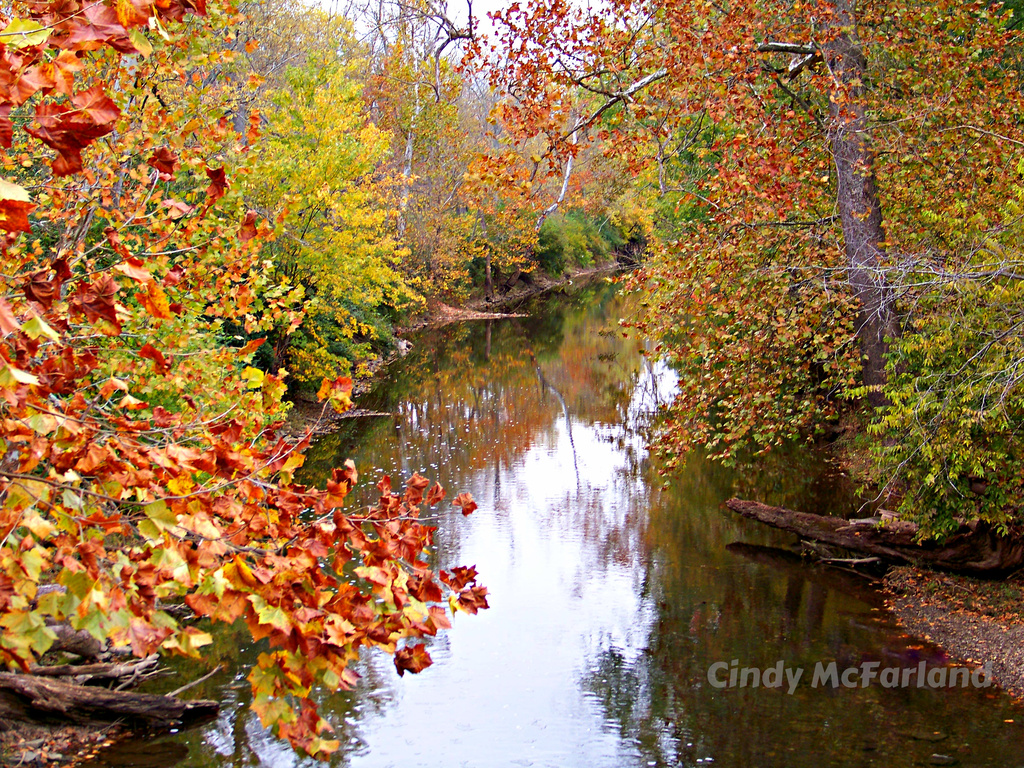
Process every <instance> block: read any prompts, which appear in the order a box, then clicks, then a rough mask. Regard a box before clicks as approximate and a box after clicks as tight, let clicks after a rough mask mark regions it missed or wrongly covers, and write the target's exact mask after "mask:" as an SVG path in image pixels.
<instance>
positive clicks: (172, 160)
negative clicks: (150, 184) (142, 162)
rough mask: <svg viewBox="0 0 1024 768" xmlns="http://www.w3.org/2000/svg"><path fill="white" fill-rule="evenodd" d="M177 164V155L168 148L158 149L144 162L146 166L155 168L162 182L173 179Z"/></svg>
mask: <svg viewBox="0 0 1024 768" xmlns="http://www.w3.org/2000/svg"><path fill="white" fill-rule="evenodd" d="M178 163H179V161H178V154H177V153H176V152H175V151H174V150H172V149H171V148H170V147H160V149H158V150H157V151H156V152H154V153H153V154H152V155H150V157H149V159H148V160H146V164H147V165H149V166H150V167H152V168H155V169H156V172H157V173H158V174H159V175H160V178H161V179H162V180H163V181H170V180H171V179H173V178H174V172H175V171H176V170H178Z"/></svg>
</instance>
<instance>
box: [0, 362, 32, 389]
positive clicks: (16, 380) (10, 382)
mask: <svg viewBox="0 0 1024 768" xmlns="http://www.w3.org/2000/svg"><path fill="white" fill-rule="evenodd" d="M38 383H39V377H38V376H33V375H32V374H31V373H28V372H27V371H23V370H21V369H20V368H15V367H14V366H13V365H11V364H10V363H8V364H7V365H5V366H4V367H3V368H0V387H4V388H7V389H13V388H14V387H16V386H17V385H18V384H38Z"/></svg>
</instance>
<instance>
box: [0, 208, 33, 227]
mask: <svg viewBox="0 0 1024 768" xmlns="http://www.w3.org/2000/svg"><path fill="white" fill-rule="evenodd" d="M35 207H36V206H35V204H34V203H26V202H24V201H23V200H0V229H2V230H5V231H7V232H31V231H32V225H31V224H29V222H28V215H29V214H30V213H32V211H34V210H35Z"/></svg>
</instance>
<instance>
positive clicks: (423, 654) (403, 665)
mask: <svg viewBox="0 0 1024 768" xmlns="http://www.w3.org/2000/svg"><path fill="white" fill-rule="evenodd" d="M431 664H433V659H431V658H430V654H429V653H427V646H425V645H423V644H422V643H420V644H418V645H407V646H405V648H402V649H400V650H399V651H396V652H395V669H397V670H398V675H399V676H400V677H401V676H404V675H405V673H406V672H412V673H413V674H417V673H419V672H422V671H423V670H424V669H426V668H427V667H429V666H430V665H431Z"/></svg>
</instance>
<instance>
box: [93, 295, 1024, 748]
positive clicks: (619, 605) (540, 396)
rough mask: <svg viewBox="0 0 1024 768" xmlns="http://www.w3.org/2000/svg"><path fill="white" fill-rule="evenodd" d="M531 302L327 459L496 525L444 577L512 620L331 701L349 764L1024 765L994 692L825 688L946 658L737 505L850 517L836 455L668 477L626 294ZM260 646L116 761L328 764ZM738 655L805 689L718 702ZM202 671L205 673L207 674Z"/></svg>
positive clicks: (450, 339) (668, 386) (455, 636)
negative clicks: (283, 697)
mask: <svg viewBox="0 0 1024 768" xmlns="http://www.w3.org/2000/svg"><path fill="white" fill-rule="evenodd" d="M529 309H530V311H531V312H532V313H533V314H532V316H531V317H530V318H528V319H521V320H503V321H489V322H473V323H466V324H463V325H460V326H456V327H450V328H447V329H444V330H442V331H437V332H432V333H425V334H422V335H420V336H419V337H417V338H415V339H414V340H413V341H414V344H415V348H414V350H413V352H412V353H411V354H410V355H409V356H407V357H406V358H405V359H403V360H401V361H400V362H398V363H397V364H396V365H395V366H393V370H392V372H391V374H390V375H389V376H388V377H385V378H384V379H383V380H382V381H381V382H380V384H379V385H378V386H377V387H376V389H375V390H374V391H373V392H371V393H370V394H369V395H368V396H367V397H365V398H364V399H363V400H362V401H361V402H360V403H359V404H360V405H361V406H363V407H366V408H369V409H372V410H375V411H380V412H386V413H388V414H391V415H389V416H376V417H368V418H360V419H353V420H350V421H348V422H346V428H345V429H344V430H343V431H342V432H340V433H337V434H334V435H331V436H330V437H327V438H325V439H323V440H321V441H320V442H319V444H318V445H316V446H315V448H314V449H313V451H312V452H311V455H310V457H309V461H308V462H307V467H306V468H305V471H306V472H307V476H306V478H305V480H306V481H307V482H315V481H316V480H317V478H319V477H323V476H324V475H325V474H326V472H327V470H328V468H329V467H330V466H331V465H332V464H335V463H338V462H340V461H342V460H344V459H345V458H347V457H350V456H351V457H353V458H354V459H355V460H356V462H357V464H358V465H359V467H360V470H361V472H362V475H363V478H364V479H366V480H367V486H369V485H370V484H371V479H372V482H375V480H376V478H377V477H378V476H379V475H380V474H381V473H382V472H387V473H389V474H391V475H392V477H395V478H398V477H401V478H404V477H406V476H408V475H409V474H411V473H412V472H414V471H419V472H421V473H422V474H424V475H426V476H428V477H431V478H436V479H438V480H440V481H441V483H442V484H443V485H444V486H445V487H446V488H448V489H449V492H450V494H454V493H457V492H458V491H470V492H471V493H472V494H473V496H474V497H475V498H476V500H477V501H478V503H479V504H480V509H479V511H478V512H476V513H475V514H474V515H473V516H471V517H469V518H463V517H462V516H461V515H460V514H458V513H457V511H456V512H453V513H449V512H448V510H447V509H445V510H443V511H442V513H441V516H440V517H439V518H438V519H437V520H436V523H437V525H438V529H439V530H438V533H437V537H436V538H437V543H438V555H437V559H438V564H439V565H441V566H444V567H446V566H450V565H456V564H467V565H468V564H475V565H477V567H478V568H479V570H480V572H481V580H482V582H483V583H485V584H486V585H487V586H488V588H489V589H490V596H489V599H490V603H491V606H492V607H491V609H490V610H488V611H485V612H483V613H481V614H480V615H478V616H475V617H469V616H464V615H459V616H458V617H456V618H455V621H454V625H455V626H454V629H452V630H451V631H449V632H447V633H446V634H445V635H444V636H442V637H439V638H437V639H436V640H435V641H434V642H433V643H432V645H431V647H430V652H431V655H432V656H433V658H434V660H435V663H434V665H433V666H432V667H431V668H429V669H428V670H426V671H425V672H424V673H422V674H420V675H418V676H406V677H405V678H404V679H400V678H399V677H398V676H397V674H396V673H395V671H394V667H393V665H392V663H391V661H390V659H389V658H387V657H385V656H383V655H375V654H370V655H367V656H366V657H365V658H363V659H362V660H361V662H360V665H359V672H360V673H361V674H362V676H363V681H362V682H363V684H362V686H361V687H360V688H359V689H358V690H356V691H353V692H349V693H346V694H341V695H336V696H332V697H327V698H324V699H323V705H322V710H323V711H324V713H325V714H326V716H327V717H328V718H329V719H330V720H331V722H332V723H333V724H334V725H335V727H336V728H337V735H338V737H339V738H340V739H341V740H342V743H343V745H344V746H343V748H342V751H341V752H340V754H338V755H337V756H336V759H335V760H334V762H333V764H334V765H337V766H367V767H370V766H381V767H384V766H445V767H448V766H481V767H483V766H581V767H582V766H587V767H588V768H620V767H623V768H626V767H632V766H694V765H707V764H713V765H716V766H737V767H741V768H746V767H747V766H750V767H752V768H753V767H754V766H757V767H761V766H790V767H792V766H807V767H808V768H810V767H812V766H861V765H865V766H866V765H878V766H915V765H927V764H929V760H931V759H932V755H933V754H935V753H938V754H941V755H946V756H950V757H952V758H955V759H956V760H957V761H958V764H959V765H964V766H982V765H984V766H1006V767H1007V768H1019V767H1020V766H1024V733H1022V730H1021V726H1022V724H1024V708H1021V707H1020V706H1018V705H1015V704H1013V703H1012V702H1011V701H1010V700H1009V698H1008V697H1007V696H1006V695H1005V694H1003V693H1002V692H1000V691H998V690H997V689H988V690H975V689H968V690H954V691H948V690H938V691H934V690H930V689H918V688H909V689H892V690H890V689H886V688H883V687H881V686H880V685H877V684H874V685H871V686H869V687H867V688H856V689H846V688H839V689H833V688H832V687H831V686H825V687H818V688H812V687H811V686H810V680H809V678H810V676H811V674H812V671H813V668H814V666H815V664H816V663H817V662H819V661H820V662H824V663H828V662H830V661H837V662H838V664H839V668H840V669H841V668H844V667H848V666H852V665H857V664H860V663H861V662H863V661H871V660H874V661H879V662H881V663H882V666H883V667H884V666H897V667H901V668H902V667H913V666H916V664H917V663H918V661H919V660H925V661H927V662H928V663H929V665H931V664H941V663H942V662H943V657H942V656H941V653H939V652H938V651H937V650H936V649H934V648H933V647H931V646H929V645H927V644H926V643H924V642H922V641H920V640H918V639H915V638H912V637H907V636H905V635H903V634H902V633H901V632H900V631H899V630H898V629H897V628H896V627H895V626H894V625H893V624H892V622H891V619H890V618H889V616H888V615H887V614H886V613H885V612H884V610H881V601H880V598H879V597H878V595H877V594H876V593H875V592H874V591H873V589H872V587H871V585H870V584H869V583H868V582H867V581H866V580H864V579H863V578H861V577H858V576H855V575H846V574H844V573H842V572H836V571H830V570H826V569H822V568H818V567H814V566H809V565H807V564H805V563H803V562H802V561H801V560H800V558H798V557H796V556H792V555H788V554H787V553H786V551H784V550H785V548H792V546H793V544H794V541H793V540H792V539H791V538H789V537H787V536H784V535H782V534H779V533H776V532H772V531H768V530H765V529H764V528H763V527H761V526H758V525H757V524H755V523H750V522H748V521H745V520H743V519H740V518H738V517H737V516H735V515H733V514H732V513H730V512H729V511H728V510H726V509H724V508H723V507H722V501H723V500H725V499H726V498H728V497H729V496H732V495H740V496H746V497H750V498H758V499H761V500H764V501H768V502H770V503H782V504H787V505H790V506H794V507H796V508H799V509H804V510H808V511H822V512H826V511H827V512H833V513H839V514H845V513H848V512H851V511H853V509H854V508H855V506H856V505H855V503H854V502H853V501H852V500H851V498H850V496H849V493H848V489H846V487H845V486H844V483H843V481H842V478H841V477H840V476H838V473H837V472H836V471H835V470H834V469H832V468H830V467H829V465H828V464H827V463H826V462H825V461H824V459H823V458H822V457H820V456H817V455H815V454H814V453H813V452H811V451H810V450H802V451H795V452H790V453H788V454H786V455H780V456H770V457H768V458H766V459H765V460H763V461H761V462H759V463H758V465H757V468H756V469H755V470H750V469H746V470H744V471H742V472H731V471H728V470H724V469H722V468H719V467H714V466H711V465H708V464H705V463H702V462H699V461H694V462H691V464H690V465H689V466H687V467H686V468H685V469H684V470H683V471H681V472H679V473H677V474H675V475H674V476H672V477H671V478H670V481H669V482H667V481H666V478H664V477H660V476H659V475H658V473H657V471H656V468H655V467H653V466H652V463H651V461H650V459H649V458H648V455H647V452H646V450H645V447H644V446H645V439H644V427H645V425H646V424H647V423H648V421H649V417H650V414H651V413H652V412H653V411H654V410H655V409H656V408H657V405H658V404H659V403H663V402H665V401H666V400H667V399H669V398H670V397H671V394H672V389H673V383H674V382H673V376H672V374H671V372H670V371H667V370H665V369H663V368H659V367H657V366H654V367H651V366H650V365H647V364H646V363H644V362H643V360H642V358H641V357H640V355H639V354H638V347H637V343H636V342H634V341H629V340H626V339H624V338H623V336H622V334H621V332H620V331H619V327H618V320H619V318H620V317H622V316H624V315H628V314H629V312H630V307H629V303H628V301H626V300H624V299H623V298H622V297H620V296H618V295H616V291H615V288H614V286H611V285H607V284H604V283H601V284H599V285H598V286H596V287H595V286H591V287H589V288H583V289H580V290H578V291H576V292H575V293H573V294H571V295H568V296H559V297H553V298H551V299H549V300H546V301H543V302H538V303H537V304H535V305H533V306H532V307H530V308H529ZM369 491H372V488H368V489H367V497H369ZM780 548H782V549H780ZM243 637H244V635H243V634H242V633H234V632H232V631H231V630H223V631H221V632H220V633H219V635H218V638H217V642H216V644H215V645H214V646H213V647H212V649H211V651H210V653H209V654H208V659H207V662H208V667H207V668H209V667H212V666H213V665H214V664H216V663H219V662H224V663H227V664H228V665H230V668H231V670H232V671H231V672H229V673H223V674H221V675H219V676H217V677H215V678H213V679H211V680H210V681H209V683H206V684H204V685H203V686H200V687H198V688H196V689H194V693H192V694H191V695H195V696H202V697H205V698H217V699H220V700H221V701H223V702H224V709H223V712H222V714H221V716H220V718H219V719H218V720H217V721H216V722H214V723H211V724H209V725H207V726H206V727H204V728H201V729H197V730H194V731H191V732H187V733H183V734H173V735H165V736H159V737H154V738H150V739H145V740H139V741H136V742H132V743H129V744H126V745H124V746H122V747H121V748H119V750H118V751H117V752H114V753H111V754H110V755H108V756H106V757H105V758H104V760H103V762H98V763H94V765H95V766H113V765H118V766H126V765H130V766H153V767H154V768H157V767H159V768H168V767H169V766H181V768H185V767H186V766H195V767H197V768H198V767H199V766H268V767H270V766H273V767H274V768H288V767H291V766H299V765H309V766H312V765H316V763H313V762H312V761H302V760H300V759H298V758H296V756H295V755H294V754H293V753H292V752H291V750H290V749H288V748H287V746H285V745H283V744H281V743H280V742H278V741H276V740H275V739H274V738H273V737H271V736H270V735H269V734H268V733H266V732H265V731H264V730H263V729H262V728H261V727H260V725H259V722H258V720H257V719H256V718H255V717H254V716H252V715H251V714H249V712H248V711H247V708H246V707H247V703H248V683H247V682H246V681H245V675H246V674H247V673H248V666H249V665H250V664H251V663H252V661H253V660H254V658H255V656H256V654H257V652H258V650H257V649H255V648H251V647H245V646H244V645H243V642H242V641H243ZM733 659H738V660H739V663H740V665H742V666H751V667H758V668H761V669H763V668H766V667H770V666H773V665H774V664H776V662H778V661H780V660H781V661H784V662H785V664H786V665H787V666H788V667H791V668H796V667H804V668H805V669H806V672H805V677H804V679H803V680H802V681H801V683H800V685H799V686H798V687H797V688H796V690H795V692H794V693H792V694H788V693H787V692H786V688H785V687H783V688H782V689H769V688H765V687H758V688H750V687H748V688H734V689H724V690H718V689H715V688H713V687H711V686H710V685H709V684H708V682H707V670H708V667H709V666H710V665H711V664H712V663H714V662H719V661H724V662H730V661H731V660H733ZM190 664H191V666H190V667H189V668H187V669H186V668H183V669H182V672H183V673H184V674H186V675H187V676H188V677H190V678H192V677H198V676H199V675H200V674H202V673H203V672H204V671H205V668H203V667H200V666H199V665H196V664H195V663H194V662H190ZM180 684H181V678H177V679H174V680H170V681H167V683H166V687H167V688H168V689H170V688H174V687H176V686H177V685H180ZM1012 720H1015V721H1016V722H1006V721H1012Z"/></svg>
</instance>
